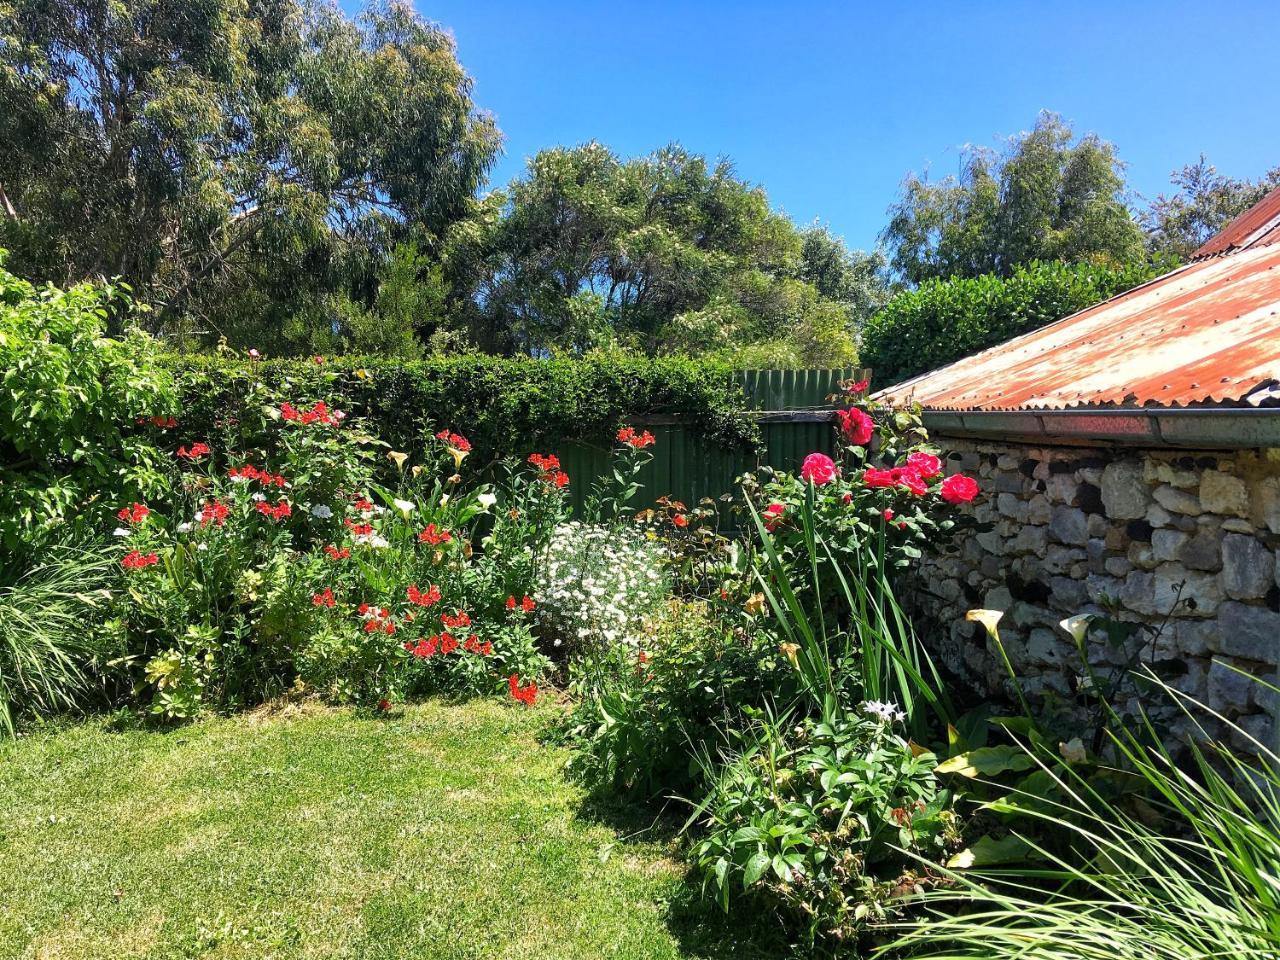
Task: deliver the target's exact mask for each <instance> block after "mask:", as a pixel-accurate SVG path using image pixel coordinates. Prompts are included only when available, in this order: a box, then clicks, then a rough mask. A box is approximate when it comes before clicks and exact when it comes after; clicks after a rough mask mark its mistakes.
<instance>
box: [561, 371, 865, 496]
mask: <svg viewBox="0 0 1280 960" xmlns="http://www.w3.org/2000/svg"><path fill="white" fill-rule="evenodd" d="M865 375H866V371H862V370H857V369H853V368H847V367H846V368H834V369H821V370H740V371H738V372H737V373H736V374H735V376H736V378H737V380H738V382H739V383H740V384H741V386H742V390H743V393H744V394H745V395H746V406H747V409H748V410H750V411H752V412H753V413H754V414H755V415H756V416H758V417H759V419H760V432H761V434H762V438H763V443H762V444H761V447H760V450H759V452H758V453H755V454H753V453H752V452H751V451H749V450H736V451H735V450H726V449H725V448H724V447H722V446H720V445H719V444H717V443H715V442H714V441H711V440H708V439H706V438H705V437H703V436H701V435H700V434H699V433H698V432H697V430H696V429H694V428H692V427H686V426H684V425H682V424H679V423H674V424H673V423H671V421H670V418H667V419H664V420H662V421H661V422H656V423H655V422H650V423H646V422H645V421H644V420H643V419H642V418H638V419H636V420H635V425H636V426H638V427H644V428H645V429H648V430H650V431H651V432H652V433H653V435H654V436H655V437H656V438H657V441H658V442H657V444H656V445H655V446H654V448H653V451H654V457H653V462H652V463H650V464H649V465H648V466H647V467H646V468H645V469H644V470H643V471H642V473H641V475H640V482H641V483H642V484H643V485H644V490H643V492H642V493H641V495H640V497H639V498H638V499H637V505H638V506H647V505H648V504H650V503H652V502H653V500H654V499H655V498H657V497H660V496H662V495H663V494H670V495H671V496H673V497H674V498H675V499H677V500H682V501H684V503H686V504H688V505H690V506H692V505H694V504H696V503H697V502H698V501H699V500H700V499H701V498H702V497H718V496H720V495H721V494H723V493H732V492H734V488H735V483H734V481H735V480H736V478H737V477H739V476H740V475H741V474H743V473H745V472H746V471H748V470H752V469H755V468H756V467H759V466H762V465H768V466H772V467H777V468H779V469H787V470H796V469H798V468H799V466H800V463H801V461H802V460H803V459H804V458H805V456H807V455H808V454H810V453H813V452H814V451H815V450H820V451H822V452H823V453H828V454H830V453H832V452H833V446H834V440H835V434H834V431H833V430H832V427H831V411H832V410H833V409H834V407H832V406H831V404H829V403H827V397H828V396H830V395H831V394H833V393H836V392H838V391H839V389H840V383H841V382H842V381H846V380H856V379H861V378H862V377H864V376H865ZM557 452H558V454H559V456H560V461H561V463H562V464H563V467H564V470H565V472H566V473H568V474H569V476H570V477H571V478H572V480H573V482H572V483H571V485H570V489H571V490H572V491H573V500H574V508H575V510H578V509H580V508H581V507H582V501H583V500H584V499H585V498H586V496H587V495H588V494H589V493H590V491H591V486H592V484H593V483H594V481H595V479H596V478H597V477H599V476H600V474H601V473H602V472H603V471H604V470H605V468H606V465H607V464H608V460H609V448H608V446H605V445H594V444H589V443H584V442H580V441H573V440H569V441H566V442H565V443H563V444H562V445H561V447H560V450H559V451H557Z"/></svg>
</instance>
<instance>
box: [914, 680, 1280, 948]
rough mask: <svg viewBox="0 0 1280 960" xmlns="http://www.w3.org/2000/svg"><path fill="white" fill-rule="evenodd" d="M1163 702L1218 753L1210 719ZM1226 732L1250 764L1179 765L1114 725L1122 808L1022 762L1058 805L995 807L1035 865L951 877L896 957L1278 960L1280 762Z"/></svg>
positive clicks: (1222, 755) (1196, 756)
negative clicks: (1008, 814) (1020, 820)
mask: <svg viewBox="0 0 1280 960" xmlns="http://www.w3.org/2000/svg"><path fill="white" fill-rule="evenodd" d="M1148 680H1149V681H1150V682H1151V683H1152V684H1153V685H1156V686H1161V684H1160V681H1159V680H1158V679H1157V678H1156V677H1155V676H1154V675H1151V674H1149V675H1148ZM1269 689H1270V691H1271V692H1275V691H1274V688H1269ZM1163 695H1165V696H1168V697H1171V698H1174V699H1176V700H1179V701H1180V702H1181V703H1182V704H1183V706H1184V709H1185V711H1186V715H1187V717H1188V719H1189V720H1191V721H1192V723H1191V729H1192V730H1193V732H1194V739H1195V740H1205V739H1207V735H1206V733H1205V731H1204V730H1202V729H1198V728H1197V726H1196V723H1195V718H1196V716H1197V715H1199V714H1200V713H1201V712H1202V711H1203V710H1204V708H1203V707H1202V706H1201V705H1199V704H1197V703H1195V701H1191V700H1188V699H1187V698H1186V697H1185V696H1184V695H1182V694H1179V693H1177V692H1176V691H1175V690H1173V689H1172V688H1170V687H1168V686H1163ZM1219 719H1221V718H1219ZM1228 727H1229V729H1230V732H1231V734H1232V738H1233V739H1234V740H1236V741H1237V742H1239V743H1242V744H1244V745H1245V746H1246V748H1247V750H1248V753H1249V754H1250V755H1251V756H1250V757H1249V758H1246V759H1242V758H1241V757H1240V756H1237V755H1236V754H1234V753H1232V752H1231V751H1230V750H1228V749H1227V748H1226V747H1225V746H1222V745H1218V744H1211V745H1209V746H1208V747H1201V746H1198V745H1196V744H1195V743H1194V742H1193V743H1191V744H1189V745H1184V746H1185V748H1186V749H1187V750H1188V751H1189V756H1187V757H1175V756H1174V755H1173V754H1171V753H1170V752H1169V751H1168V750H1167V749H1165V748H1164V747H1161V746H1158V745H1154V744H1157V743H1158V739H1157V737H1156V736H1155V731H1154V729H1152V728H1151V727H1150V726H1148V725H1145V724H1143V723H1141V722H1139V723H1137V724H1130V725H1128V726H1125V725H1121V724H1119V723H1117V724H1115V725H1114V728H1113V729H1112V731H1111V733H1110V740H1111V745H1112V748H1113V750H1114V752H1115V753H1116V755H1117V757H1118V762H1119V763H1120V764H1121V765H1122V766H1123V768H1124V770H1125V771H1126V772H1127V773H1128V774H1129V777H1130V781H1131V782H1130V783H1129V784H1128V786H1127V788H1126V789H1125V790H1124V791H1123V792H1121V793H1120V794H1118V795H1117V793H1116V792H1115V791H1114V790H1103V789H1099V787H1098V786H1097V785H1096V783H1095V781H1094V780H1092V779H1090V778H1088V777H1087V775H1086V774H1085V773H1082V772H1079V771H1078V769H1077V767H1076V765H1075V764H1074V763H1072V762H1066V763H1063V762H1062V761H1061V760H1060V759H1058V758H1054V757H1052V756H1049V757H1046V756H1045V755H1044V754H1043V753H1042V752H1040V751H1037V750H1035V749H1034V748H1032V747H1030V746H1027V747H1026V748H1025V749H1024V750H1023V757H1024V759H1025V760H1026V761H1027V762H1028V764H1029V765H1032V766H1035V767H1036V768H1037V769H1036V773H1037V774H1039V776H1040V778H1041V780H1042V781H1047V782H1048V783H1049V784H1050V785H1051V786H1052V787H1053V794H1054V797H1055V799H1054V800H1053V801H1052V802H1046V801H1045V800H1044V797H1043V791H1031V790H1027V789H1019V790H1014V791H1010V792H1009V793H1007V795H1006V796H1005V798H1004V800H1003V801H1001V802H993V803H990V804H988V807H991V808H994V809H1003V810H1011V811H1014V812H1016V813H1018V814H1019V815H1020V816H1022V817H1024V818H1028V819H1030V821H1031V826H1030V827H1028V828H1025V829H1024V830H1023V831H1022V833H1021V835H1020V836H1018V837H1017V838H1016V839H1019V840H1020V841H1021V843H1022V846H1023V849H1024V850H1026V849H1032V850H1034V851H1035V852H1036V853H1037V854H1038V857H1037V859H1036V860H1034V861H1031V862H1027V861H1024V862H1023V863H1022V864H1018V865H1009V864H1003V865H1001V866H999V867H993V866H990V865H989V864H985V863H981V862H979V863H975V864H973V869H971V870H965V871H951V872H950V877H951V879H952V880H953V881H954V888H953V889H951V890H949V891H938V892H935V893H933V894H930V895H928V896H926V898H925V899H924V903H925V905H927V906H928V907H930V908H931V910H930V911H929V913H928V914H927V915H925V916H921V917H918V918H912V919H910V920H907V921H904V922H903V923H901V924H900V925H899V932H900V934H901V935H900V937H899V939H898V940H897V942H896V943H894V944H893V946H892V949H893V950H895V951H896V950H901V951H904V952H906V953H907V954H908V955H910V956H913V957H915V956H919V957H935V958H943V957H946V958H956V960H960V958H970V957H972V958H978V957H981V958H984V960H986V958H1004V957H1010V958H1012V957H1018V958H1028V960H1084V958H1092V957H1100V956H1104V955H1105V956H1108V957H1117V958H1121V960H1131V958H1132V960H1138V958H1148V957H1152V956H1159V957H1169V958H1179V960H1180V958H1188V960H1189V958H1192V957H1204V956H1231V957H1263V956H1268V955H1271V954H1274V953H1275V952H1276V950H1277V949H1280V900H1278V898H1277V896H1278V895H1277V890H1278V889H1280V888H1277V883H1276V881H1277V877H1276V864H1277V863H1280V829H1277V824H1278V823H1280V807H1278V806H1277V797H1280V757H1277V756H1276V754H1275V752H1274V751H1273V750H1272V749H1271V748H1270V747H1268V746H1267V745H1265V744H1263V743H1261V742H1260V741H1258V740H1257V739H1255V738H1253V737H1252V736H1251V735H1250V734H1249V733H1248V732H1247V731H1245V730H1243V729H1241V728H1240V727H1239V726H1237V725H1235V724H1230V723H1228ZM1134 794H1141V795H1143V796H1147V797H1150V798H1151V799H1152V802H1151V803H1149V804H1144V805H1142V806H1141V807H1140V808H1139V809H1137V810H1136V811H1135V810H1134V808H1133V807H1132V805H1131V804H1130V803H1128V802H1126V801H1127V800H1129V799H1131V798H1132V796H1133V795H1134ZM1037 834H1039V835H1042V836H1044V837H1047V838H1052V839H1053V840H1054V841H1056V842H1054V843H1052V844H1049V843H1046V842H1043V841H1041V840H1040V839H1038V838H1037Z"/></svg>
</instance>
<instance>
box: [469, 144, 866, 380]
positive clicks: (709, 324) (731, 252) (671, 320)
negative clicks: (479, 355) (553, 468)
mask: <svg viewBox="0 0 1280 960" xmlns="http://www.w3.org/2000/svg"><path fill="white" fill-rule="evenodd" d="M479 207H480V210H479V212H478V214H477V216H476V217H475V218H474V219H473V220H472V221H471V222H470V223H468V224H466V225H463V226H462V227H460V228H459V229H458V230H456V231H455V233H454V235H452V236H451V240H450V243H451V247H452V249H453V251H454V255H453V256H452V257H451V264H452V266H451V277H452V279H453V282H454V286H455V289H456V290H459V291H462V290H469V291H472V292H473V295H472V296H468V297H465V298H464V299H463V301H462V303H461V306H463V307H466V306H467V305H468V304H471V305H473V307H474V309H473V329H474V330H475V331H476V335H477V338H478V339H479V340H480V341H481V342H482V343H484V344H485V345H486V346H488V347H490V348H491V349H502V350H533V351H537V350H542V349H549V348H556V347H558V348H564V349H570V350H583V349H588V348H590V347H593V346H600V345H604V344H610V343H621V344H624V345H628V346H632V347H634V348H637V349H640V350H643V351H646V352H664V351H691V352H709V351H715V350H723V349H726V348H730V347H733V346H735V345H738V346H740V345H743V344H750V343H758V342H761V341H766V340H789V342H790V344H791V348H790V353H788V351H787V350H784V351H782V353H781V354H777V356H781V355H784V354H785V355H791V356H794V355H795V350H797V349H799V348H798V347H797V346H796V345H797V344H798V343H799V341H798V340H797V339H796V336H797V335H799V334H800V333H801V332H802V331H804V330H805V329H806V324H808V325H809V326H810V327H813V326H814V325H815V324H817V325H820V326H821V335H819V334H818V333H814V332H813V331H810V333H809V334H806V335H805V336H804V337H803V339H804V340H805V342H807V343H813V344H826V345H828V346H829V345H831V344H836V345H837V348H838V349H837V352H838V353H840V355H841V356H847V355H849V354H851V352H852V339H851V336H850V334H851V323H850V321H851V316H850V312H849V310H847V309H845V308H846V304H845V303H844V302H843V301H841V298H842V297H844V296H845V295H846V294H847V295H849V296H853V295H855V294H856V293H859V291H861V290H862V288H863V287H864V286H868V285H869V280H868V279H867V276H860V275H859V274H858V272H859V271H860V270H861V271H862V273H863V274H868V275H870V274H874V270H872V271H868V270H866V268H865V267H864V266H863V265H861V263H860V261H858V260H856V259H855V258H853V257H852V256H851V255H849V254H848V253H847V251H845V250H844V247H843V244H841V243H840V242H839V241H838V240H835V238H832V237H830V236H829V235H827V236H826V238H825V242H824V241H821V240H818V239H817V238H813V239H811V241H810V247H811V251H812V256H811V258H810V259H808V260H806V259H805V256H804V248H805V239H804V237H803V236H802V235H801V233H800V232H799V231H798V230H797V229H796V227H795V225H794V224H793V223H792V222H791V221H790V220H789V219H787V218H786V217H785V216H783V215H782V214H780V213H776V212H774V211H773V210H771V209H770V207H769V202H768V197H767V196H766V195H765V193H764V191H763V190H761V189H760V188H759V187H756V186H753V185H751V184H748V183H746V182H744V181H742V180H741V179H739V178H738V177H737V176H736V175H735V173H734V170H733V168H732V166H731V165H730V164H729V163H728V162H727V161H724V160H721V161H718V162H715V163H709V162H708V161H707V160H706V158H704V157H701V156H698V155H695V154H691V153H689V152H688V151H686V150H684V149H683V148H681V147H679V146H669V147H665V148H663V149H661V150H658V151H656V152H654V153H652V154H649V155H647V156H642V157H637V158H634V159H630V160H623V159H620V158H619V157H618V156H616V155H615V154H614V153H613V152H612V151H610V150H609V149H607V148H606V147H604V146H602V145H601V144H599V143H594V142H592V143H587V144H584V145H581V146H578V147H573V148H563V147H559V148H555V149H550V150H544V151H542V152H541V153H539V154H538V155H537V156H536V157H534V158H533V160H532V161H531V162H530V164H529V170H528V173H527V174H526V175H525V176H524V177H521V178H518V179H516V180H515V181H513V182H512V183H511V185H510V186H509V187H508V189H507V190H506V191H505V192H503V193H500V194H496V195H494V196H492V197H491V198H489V199H488V200H487V201H485V202H484V203H482V204H480V205H479ZM819 247H822V249H821V250H820V251H819ZM820 260H821V261H822V262H821V263H819V261H820ZM467 270H470V271H471V273H470V275H469V276H468V277H467V278H466V279H465V280H460V279H458V277H459V274H460V273H462V272H465V271H467ZM817 283H823V284H825V285H827V287H828V292H827V293H822V292H820V291H819V289H818V288H817V287H816V284H817ZM836 301H841V302H836ZM832 304H834V306H835V308H836V310H835V313H834V314H831V313H830V311H829V310H827V307H829V306H831V305H832ZM824 310H825V311H826V312H825V313H824V312H823V311H824ZM812 349H818V347H816V346H815V347H813V348H812Z"/></svg>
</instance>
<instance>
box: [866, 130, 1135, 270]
mask: <svg viewBox="0 0 1280 960" xmlns="http://www.w3.org/2000/svg"><path fill="white" fill-rule="evenodd" d="M1073 138H1074V134H1073V132H1072V130H1071V127H1070V126H1069V125H1068V124H1066V123H1065V122H1064V121H1063V120H1062V118H1061V117H1059V116H1057V115H1056V114H1052V113H1042V114H1041V115H1040V116H1039V118H1038V119H1037V120H1036V125H1035V127H1034V128H1033V129H1032V130H1030V131H1028V132H1025V133H1022V134H1019V135H1018V136H1016V137H1013V138H1011V139H1010V141H1009V144H1008V147H1007V149H1006V150H1005V151H1004V152H1002V153H996V152H994V151H991V150H988V149H982V148H969V149H967V150H966V151H965V152H964V154H963V156H962V163H961V172H960V175H959V177H954V178H953V177H948V178H946V179H944V180H941V181H938V182H936V183H931V182H929V181H928V180H927V179H925V178H922V177H920V176H918V175H914V174H913V175H912V176H910V177H908V178H907V180H906V182H905V183H904V184H903V187H902V195H901V197H900V198H899V199H898V201H897V203H896V204H895V205H894V206H893V207H892V208H891V209H890V220H889V224H888V225H887V226H886V227H885V229H884V232H883V234H882V239H883V240H884V242H885V244H886V246H887V247H888V249H889V252H890V254H891V261H890V262H891V266H892V268H893V270H894V272H895V273H896V274H897V275H898V276H900V277H901V278H902V279H903V280H905V281H906V282H907V283H908V284H911V285H917V284H923V283H925V282H926V281H928V280H938V279H951V278H955V277H979V276H982V275H984V274H996V275H998V276H1002V277H1007V276H1011V275H1012V274H1013V273H1014V271H1015V270H1016V269H1017V268H1018V267H1020V266H1023V265H1025V264H1029V263H1031V262H1032V261H1035V260H1061V261H1065V262H1068V263H1081V262H1091V263H1097V264H1104V265H1108V266H1112V267H1123V266H1125V265H1127V264H1132V263H1137V262H1140V261H1142V260H1143V259H1144V250H1143V238H1142V231H1141V230H1140V229H1139V227H1138V225H1137V224H1136V223H1135V222H1134V220H1133V217H1132V216H1131V214H1130V212H1129V209H1128V207H1127V206H1126V205H1125V202H1124V197H1123V192H1124V177H1123V175H1122V166H1121V164H1120V161H1119V160H1118V159H1117V158H1116V156H1115V149H1114V148H1113V147H1112V146H1111V144H1109V143H1106V142H1105V141H1103V140H1100V139H1099V138H1098V137H1097V136H1095V135H1093V134H1089V135H1087V136H1084V137H1082V138H1080V139H1079V140H1078V141H1076V142H1074V143H1073V142H1072V141H1073Z"/></svg>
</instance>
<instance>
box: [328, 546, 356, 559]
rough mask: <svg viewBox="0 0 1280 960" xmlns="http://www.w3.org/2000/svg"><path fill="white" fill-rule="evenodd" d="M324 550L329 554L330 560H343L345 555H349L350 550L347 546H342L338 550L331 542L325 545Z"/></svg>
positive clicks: (345, 557)
mask: <svg viewBox="0 0 1280 960" xmlns="http://www.w3.org/2000/svg"><path fill="white" fill-rule="evenodd" d="M324 552H325V553H327V554H328V555H329V559H330V560H345V559H347V557H349V556H351V550H350V549H349V548H347V547H343V548H342V549H341V550H339V549H338V548H337V547H335V546H334V545H333V544H332V543H330V544H326V545H325V548H324Z"/></svg>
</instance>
